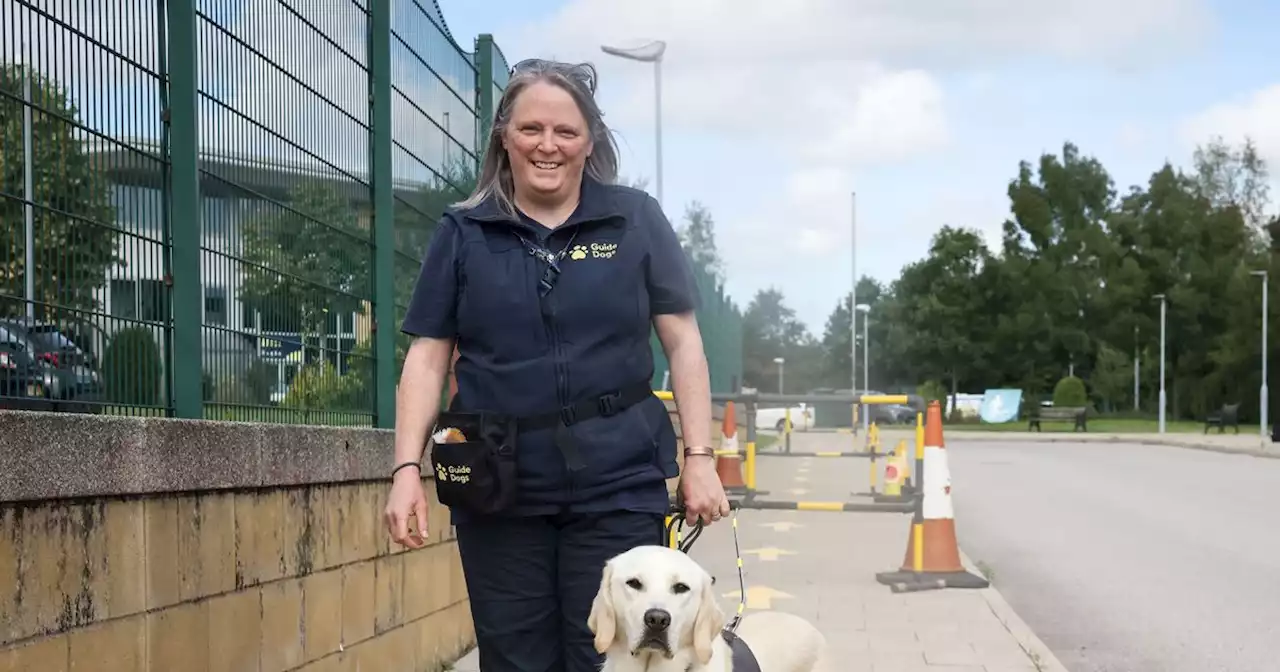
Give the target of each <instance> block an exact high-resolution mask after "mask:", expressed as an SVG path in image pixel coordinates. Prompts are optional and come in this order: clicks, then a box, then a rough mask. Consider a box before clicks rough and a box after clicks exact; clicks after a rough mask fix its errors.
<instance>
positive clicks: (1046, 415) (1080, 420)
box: [1027, 406, 1089, 432]
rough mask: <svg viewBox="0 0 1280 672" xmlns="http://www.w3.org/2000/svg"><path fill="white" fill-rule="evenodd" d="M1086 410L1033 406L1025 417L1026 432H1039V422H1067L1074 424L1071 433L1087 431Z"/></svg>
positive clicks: (1077, 407) (1067, 407) (1081, 408)
mask: <svg viewBox="0 0 1280 672" xmlns="http://www.w3.org/2000/svg"><path fill="white" fill-rule="evenodd" d="M1088 410H1089V409H1087V408H1085V407H1083V406H1045V407H1041V406H1033V407H1032V408H1031V413H1029V414H1028V415H1027V431H1031V430H1032V429H1034V430H1036V431H1037V432H1038V431H1041V430H1040V421H1041V420H1043V421H1045V422H1053V421H1058V422H1066V421H1068V420H1070V421H1072V422H1074V423H1075V424H1074V426H1072V428H1071V431H1073V432H1074V431H1077V430H1079V431H1082V432H1087V431H1089V424H1088V415H1089V414H1088Z"/></svg>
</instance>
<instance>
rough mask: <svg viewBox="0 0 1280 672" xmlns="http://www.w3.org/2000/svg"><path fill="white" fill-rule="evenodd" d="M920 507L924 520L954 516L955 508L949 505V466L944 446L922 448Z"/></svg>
mask: <svg viewBox="0 0 1280 672" xmlns="http://www.w3.org/2000/svg"><path fill="white" fill-rule="evenodd" d="M921 509H923V514H924V518H925V520H940V519H951V518H955V515H956V513H955V509H954V507H952V506H951V468H950V467H949V466H948V464H947V450H946V449H945V448H939V447H937V446H925V448H924V504H923V505H922V506H921Z"/></svg>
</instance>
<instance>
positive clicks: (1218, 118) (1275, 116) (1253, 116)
mask: <svg viewBox="0 0 1280 672" xmlns="http://www.w3.org/2000/svg"><path fill="white" fill-rule="evenodd" d="M1178 135H1179V137H1180V139H1181V140H1182V141H1183V143H1185V144H1186V146H1187V147H1188V148H1190V147H1194V146H1195V145H1197V144H1203V143H1205V142H1207V141H1208V140H1210V139H1211V138H1212V137H1214V136H1222V138H1223V140H1224V141H1226V142H1227V143H1229V144H1233V145H1238V144H1240V143H1242V142H1244V139H1245V137H1246V136H1247V137H1250V138H1252V139H1253V141H1254V142H1256V143H1257V145H1258V150H1259V152H1261V153H1262V155H1263V156H1264V157H1265V158H1267V159H1268V161H1269V162H1270V163H1271V164H1272V165H1273V166H1274V165H1277V164H1280V83H1276V84H1272V85H1270V86H1267V87H1264V88H1262V89H1258V90H1257V91H1253V92H1251V93H1250V94H1248V95H1245V96H1241V97H1238V98H1236V99H1234V100H1228V101H1224V102H1221V103H1217V104H1215V105H1212V106H1210V107H1208V108H1206V109H1204V110H1202V111H1200V112H1198V113H1196V114H1194V115H1192V116H1190V117H1189V118H1187V119H1186V120H1184V121H1183V123H1182V124H1181V125H1180V126H1179V133H1178Z"/></svg>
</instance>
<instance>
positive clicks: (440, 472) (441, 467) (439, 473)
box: [436, 464, 449, 481]
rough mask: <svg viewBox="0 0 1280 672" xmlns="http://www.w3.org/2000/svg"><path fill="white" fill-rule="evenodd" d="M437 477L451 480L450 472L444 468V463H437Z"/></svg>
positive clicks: (442, 479)
mask: <svg viewBox="0 0 1280 672" xmlns="http://www.w3.org/2000/svg"><path fill="white" fill-rule="evenodd" d="M436 479H437V480H441V481H447V480H449V472H447V471H445V470H444V465H443V464H437V465H436Z"/></svg>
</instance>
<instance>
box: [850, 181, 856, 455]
mask: <svg viewBox="0 0 1280 672" xmlns="http://www.w3.org/2000/svg"><path fill="white" fill-rule="evenodd" d="M849 206H850V208H849V265H850V266H851V267H852V268H853V277H852V278H851V281H852V284H850V285H849V393H850V394H857V393H858V311H857V309H856V308H855V306H856V305H857V303H858V192H856V191H853V192H850V193H849ZM853 408H854V410H857V408H858V405H857V404H854V405H853ZM853 420H854V419H853V418H851V419H850V421H849V429H850V431H852V432H853V433H854V435H855V436H856V435H857V433H858V423H856V422H854V421H853Z"/></svg>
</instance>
